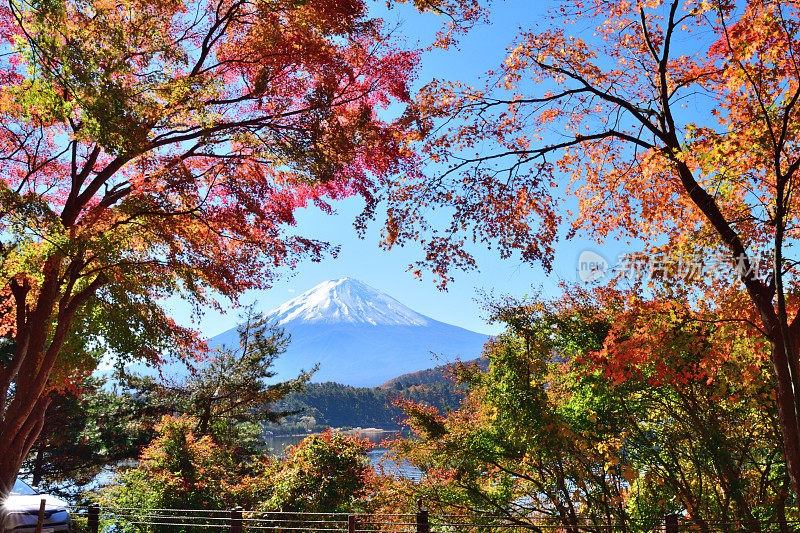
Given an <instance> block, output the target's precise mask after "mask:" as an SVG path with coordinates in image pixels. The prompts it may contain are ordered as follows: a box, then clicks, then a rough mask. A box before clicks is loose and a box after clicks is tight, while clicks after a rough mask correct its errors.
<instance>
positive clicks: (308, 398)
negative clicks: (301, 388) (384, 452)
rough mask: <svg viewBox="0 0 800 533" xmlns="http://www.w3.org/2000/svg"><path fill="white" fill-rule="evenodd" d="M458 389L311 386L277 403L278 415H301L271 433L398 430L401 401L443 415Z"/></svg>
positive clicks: (444, 384)
mask: <svg viewBox="0 0 800 533" xmlns="http://www.w3.org/2000/svg"><path fill="white" fill-rule="evenodd" d="M463 389H464V387H463V386H461V385H456V384H455V383H454V382H452V381H449V380H446V379H442V381H440V382H429V383H423V384H418V383H414V382H413V381H411V382H403V381H394V384H393V385H392V386H391V387H370V388H367V387H351V386H347V385H342V384H341V383H333V382H327V383H310V384H307V385H306V390H305V392H298V393H292V394H288V395H287V396H286V397H285V398H283V399H282V400H280V401H279V402H276V403H275V404H274V405H273V408H274V409H275V410H277V411H302V412H300V413H298V414H296V415H293V416H290V417H287V418H286V419H285V420H284V421H282V422H281V423H279V424H270V425H269V427H268V429H269V431H272V432H273V433H279V434H287V433H295V432H305V431H308V430H320V429H324V428H327V427H335V428H342V427H345V428H346V427H359V426H360V427H374V428H381V429H401V426H402V424H401V422H402V420H403V410H402V407H401V406H400V405H401V403H402V402H403V401H409V400H410V401H413V402H415V403H422V404H427V405H430V406H431V407H435V408H436V409H438V410H440V411H442V412H446V411H449V410H454V409H457V408H458V406H459V405H460V403H461V400H462V398H463Z"/></svg>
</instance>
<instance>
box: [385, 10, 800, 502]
mask: <svg viewBox="0 0 800 533" xmlns="http://www.w3.org/2000/svg"><path fill="white" fill-rule="evenodd" d="M799 15H800V13H799V12H798V5H797V4H796V3H794V2H785V1H782V0H748V1H745V2H728V1H723V0H703V1H702V2H700V1H692V0H690V1H688V2H684V1H678V0H670V1H660V0H657V1H643V0H642V1H635V2H627V1H617V0H568V1H565V2H560V3H559V5H558V6H556V7H554V8H553V9H552V11H551V17H550V22H549V23H548V24H545V25H543V26H541V27H536V28H531V29H528V30H525V31H523V32H522V33H521V34H520V35H519V37H518V38H517V39H516V40H515V41H514V42H513V43H512V44H511V46H510V48H509V50H508V55H507V57H506V58H505V61H504V62H503V63H502V65H501V66H500V68H499V69H498V70H496V71H493V72H490V73H488V74H487V76H486V82H485V84H483V85H478V86H471V85H469V84H466V83H458V82H448V81H446V80H436V81H434V82H432V83H430V84H429V85H427V86H426V87H425V89H424V90H423V91H422V92H421V94H420V95H419V98H418V100H417V107H416V110H415V113H414V115H413V116H414V117H415V118H416V119H417V120H418V121H419V122H418V124H420V125H421V129H420V130H419V133H417V134H416V136H415V135H414V134H410V137H409V138H410V139H411V140H413V141H416V140H419V139H420V138H421V135H420V134H426V133H427V137H425V139H424V141H423V143H424V144H423V150H424V152H425V153H426V155H427V156H428V157H429V159H430V160H431V161H433V162H435V163H436V164H437V165H439V166H438V167H432V168H428V169H426V170H425V171H424V172H420V173H418V174H417V175H416V177H415V178H413V179H412V178H409V177H406V178H404V179H403V180H402V181H397V182H396V183H395V184H394V186H393V187H392V190H391V191H390V192H389V193H388V203H389V207H388V222H387V224H386V226H385V231H384V244H385V246H388V247H391V246H393V245H399V244H402V243H404V242H408V241H410V240H414V239H419V240H421V242H422V244H423V246H424V248H425V251H426V256H425V259H424V260H422V261H420V262H419V263H418V264H417V265H416V266H415V267H413V268H416V269H417V270H421V269H422V268H424V267H428V268H430V269H432V270H433V271H435V272H437V273H438V274H439V275H440V276H441V278H440V279H441V281H442V283H446V282H447V281H448V279H449V278H450V274H449V272H450V269H451V268H453V267H454V266H455V267H465V268H472V267H474V266H475V259H474V257H473V256H472V255H471V253H470V246H469V245H470V243H471V242H477V243H483V242H489V243H494V244H495V245H497V246H498V249H499V253H500V255H501V256H502V257H510V256H511V255H513V254H518V255H519V257H521V258H522V259H523V260H524V261H528V262H539V263H540V264H542V265H543V266H544V267H545V268H546V269H549V268H550V267H551V265H552V260H553V255H554V249H555V248H554V246H555V245H554V242H555V241H556V240H557V238H558V237H559V235H561V232H560V230H561V229H564V230H565V231H564V232H565V233H566V234H567V236H568V238H571V237H575V236H579V237H586V238H589V239H592V240H594V241H596V242H604V241H605V240H607V239H612V238H613V239H618V240H620V241H622V242H628V243H630V245H631V246H632V247H636V248H638V249H639V250H641V251H643V252H645V253H646V254H648V256H650V257H654V254H658V257H660V258H661V259H660V260H663V261H668V262H682V264H689V265H692V266H691V268H689V270H690V271H695V273H696V271H697V270H698V269H700V270H702V268H703V267H705V268H706V271H707V270H708V268H709V267H710V266H712V265H711V263H716V266H720V265H722V266H724V267H725V269H726V272H725V273H724V274H723V275H721V276H714V277H712V276H696V275H693V274H692V272H685V273H684V274H683V275H682V276H676V277H674V278H673V281H674V282H675V283H673V284H672V285H671V286H662V289H665V293H664V294H667V295H669V296H676V295H677V296H680V297H681V298H686V299H689V300H690V301H694V302H697V301H704V300H707V301H710V302H715V303H716V305H717V306H718V310H719V311H720V312H721V314H720V315H718V316H719V318H720V319H723V320H734V321H739V323H740V324H741V326H742V328H743V330H744V329H747V328H754V329H753V330H754V331H757V332H759V333H760V334H761V335H763V337H764V338H765V339H766V340H767V341H768V343H769V346H770V348H769V350H770V360H771V362H772V366H773V371H774V374H775V377H776V381H775V391H774V392H775V398H776V400H775V401H776V405H777V409H778V414H779V417H780V427H781V431H782V434H783V447H784V453H785V456H786V460H787V463H788V467H789V472H790V476H791V480H792V484H793V487H794V491H795V492H796V493H797V494H800V395H799V394H798V391H800V365H799V364H798V354H799V353H800V314H798V301H797V297H796V295H797V283H798V270H797V261H796V258H795V257H793V256H792V252H791V250H790V249H789V248H790V246H791V243H793V242H794V240H795V239H796V238H797V232H798V230H799V229H800V227H799V226H798V218H797V214H798V212H800V211H799V210H798V209H797V207H798V196H797V191H798V188H797V183H798V169H800V152H799V151H798V143H797V141H798V138H797V135H798V129H800V109H799V108H798V104H799V102H798V101H799V100H800V67H799V66H798V62H797V58H798V52H799V51H800V41H799V40H798V31H799V30H800V28H799V27H798V24H800V22H799V21H800V16H799ZM578 28H579V30H578ZM431 205H433V206H440V207H441V206H444V207H445V208H446V209H445V210H444V212H445V213H448V214H449V215H451V217H452V218H450V219H449V220H450V223H447V222H446V221H447V219H445V224H444V225H441V223H442V215H437V218H431V217H430V216H429V213H430V211H429V209H428V208H429V206H431ZM441 212H442V211H441V210H437V213H441ZM631 251H634V250H631ZM637 251H638V250H637ZM717 256H718V257H719V259H717V258H716V257H717ZM696 265H699V266H696ZM648 268H649V267H648ZM418 273H419V272H418ZM681 277H682V279H680V278H681Z"/></svg>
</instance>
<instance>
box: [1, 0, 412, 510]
mask: <svg viewBox="0 0 800 533" xmlns="http://www.w3.org/2000/svg"><path fill="white" fill-rule="evenodd" d="M0 20H1V21H2V24H0V27H1V30H0V35H1V37H2V42H3V52H2V69H1V70H0V79H1V87H0V114H2V121H0V122H2V126H0V130H1V131H0V165H1V166H2V172H1V174H2V180H0V181H1V182H2V183H0V234H1V235H2V237H0V240H1V241H2V242H1V243H0V244H1V245H0V257H2V282H0V291H2V302H3V304H2V309H3V315H2V316H3V320H2V334H3V335H4V336H5V337H6V338H9V339H13V341H14V343H15V344H14V351H13V353H12V354H10V357H3V358H2V360H1V361H2V363H1V364H2V366H0V499H2V497H3V496H4V495H5V494H6V493H7V492H8V490H9V488H10V486H11V484H12V483H13V481H14V477H15V476H16V473H17V470H18V468H19V465H20V463H21V462H22V460H23V458H24V457H25V456H26V455H27V453H28V450H29V449H30V448H31V446H32V444H33V442H34V441H35V439H36V437H37V435H38V434H39V431H40V429H41V427H42V424H43V420H44V413H45V411H46V409H47V406H48V404H49V402H50V395H48V394H46V393H47V391H49V390H51V389H54V388H58V387H60V386H61V385H63V384H64V383H71V382H75V381H78V380H79V379H80V378H81V376H83V375H85V374H86V373H87V372H89V371H91V367H92V366H93V365H92V364H90V362H89V361H86V360H85V359H84V358H83V357H82V356H81V354H80V352H76V351H72V350H71V349H70V347H71V346H72V345H78V344H79V343H81V342H82V343H86V342H87V341H88V342H89V344H90V345H91V344H92V343H95V344H97V343H101V345H102V347H103V348H105V349H108V350H109V351H111V352H112V353H117V354H122V355H124V354H135V355H136V356H137V357H141V358H144V359H145V360H147V361H148V362H150V363H153V364H157V363H158V362H159V361H160V359H161V358H162V357H165V356H168V355H169V354H181V353H187V352H192V351H197V350H199V349H201V348H202V345H201V343H198V341H197V334H196V332H194V331H191V330H189V329H186V328H182V327H180V326H178V325H177V324H175V323H174V322H173V321H172V320H171V319H170V318H168V317H167V315H166V313H165V311H164V308H163V307H162V304H163V302H164V301H165V300H166V299H167V298H170V297H183V298H186V299H188V300H189V301H190V302H191V303H192V304H193V305H195V306H196V308H199V306H201V305H207V304H210V305H214V303H215V301H216V298H217V297H218V296H220V295H221V296H224V297H232V298H235V297H236V296H237V295H239V294H241V292H242V291H244V290H247V289H257V288H263V287H266V286H268V285H269V283H270V280H271V279H272V278H273V277H274V276H275V275H276V273H277V272H278V268H279V267H280V266H281V265H287V266H291V265H293V264H294V262H295V261H296V260H298V259H300V258H302V257H310V258H312V259H319V258H320V257H322V256H323V254H325V253H326V251H329V250H330V247H329V246H328V245H326V244H325V243H322V242H318V241H315V240H313V239H310V238H306V237H303V236H299V235H296V234H293V233H286V232H285V228H286V226H287V225H291V224H293V223H294V215H293V213H294V210H295V209H296V208H298V207H303V206H306V205H310V204H313V205H316V206H318V207H320V208H322V209H323V210H329V209H330V207H329V202H330V201H331V200H335V199H337V198H341V197H343V196H348V195H354V194H357V195H361V196H363V197H364V198H366V199H367V201H370V200H371V199H372V191H373V190H374V186H375V185H376V184H377V183H378V182H379V181H380V180H382V179H384V178H385V177H386V176H387V175H389V174H390V173H392V172H395V171H398V170H399V169H401V168H403V165H404V161H405V159H406V157H407V154H406V153H405V152H404V149H403V148H402V147H401V146H400V145H399V144H398V142H397V141H396V136H395V129H396V128H395V125H394V124H393V123H389V122H386V121H384V120H383V119H382V118H380V117H379V111H380V108H382V107H384V106H387V105H388V104H390V103H392V102H398V101H400V102H402V101H405V100H406V99H407V88H406V86H407V82H408V80H409V77H410V76H411V75H412V72H413V67H414V64H415V62H416V54H415V53H413V52H409V51H405V50H402V49H398V48H396V47H395V46H394V45H393V44H392V42H391V40H390V39H389V37H387V35H388V34H389V33H390V32H389V30H388V29H387V28H386V27H385V26H384V24H382V22H381V21H380V20H375V19H371V18H369V16H368V13H367V10H366V6H365V3H364V2H362V1H360V0H347V1H335V2H334V1H328V0H308V1H295V0H274V1H273V0H255V1H253V0H220V1H213V2H210V1H198V2H186V3H185V2H182V1H180V0H177V1H172V0H166V1H161V0H157V1H154V2H153V1H147V2H142V1H138V0H134V1H127V0H120V1H116V0H112V1H97V2H88V3H87V2H73V1H71V0H44V1H39V0H32V1H27V0H20V1H16V0H14V1H12V2H11V3H9V4H8V5H7V6H6V7H4V8H2V13H0ZM100 339H102V340H100Z"/></svg>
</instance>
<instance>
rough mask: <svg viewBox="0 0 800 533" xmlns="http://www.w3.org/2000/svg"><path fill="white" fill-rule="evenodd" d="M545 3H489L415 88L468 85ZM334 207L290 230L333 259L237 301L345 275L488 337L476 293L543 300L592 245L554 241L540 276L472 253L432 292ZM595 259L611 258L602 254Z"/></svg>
mask: <svg viewBox="0 0 800 533" xmlns="http://www.w3.org/2000/svg"><path fill="white" fill-rule="evenodd" d="M380 4H381V2H378V3H377V4H376V6H378V7H377V8H376V11H375V12H376V14H378V15H380V16H385V17H386V18H387V19H388V20H389V21H391V22H393V23H399V24H400V26H399V29H398V32H399V33H400V34H402V35H403V36H404V38H405V40H406V41H407V43H408V45H410V46H416V45H417V43H425V42H427V41H429V40H430V39H431V36H432V35H433V34H434V33H435V31H436V30H437V29H438V27H439V23H440V21H439V20H438V19H437V18H436V17H435V16H434V15H417V14H415V13H413V12H412V11H411V10H410V9H407V8H395V9H393V10H391V11H389V12H387V11H386V10H385V8H383V7H381V6H380ZM548 5H549V3H548V2H534V1H531V0H509V1H506V2H496V3H495V7H494V12H493V14H492V17H491V23H490V24H489V25H486V26H481V27H477V28H475V29H473V31H472V32H471V33H470V34H469V35H468V36H467V37H466V38H464V39H463V40H462V42H461V45H460V50H449V51H445V52H438V51H437V52H435V53H428V54H426V55H424V56H423V58H422V64H421V69H420V74H419V82H418V85H421V84H422V83H424V82H427V81H429V80H430V79H432V78H444V79H460V80H464V81H470V80H471V81H473V83H474V82H475V80H476V79H477V78H478V77H479V76H480V75H481V74H482V73H483V72H485V71H486V70H488V69H491V68H496V67H497V66H498V65H499V64H500V63H501V62H502V60H503V57H504V51H505V48H506V47H507V46H508V45H509V44H511V43H512V42H513V40H514V38H515V36H516V35H517V33H518V31H519V28H520V26H523V27H525V28H530V27H532V26H535V25H536V24H537V23H542V24H544V23H546V22H547V21H546V20H545V19H544V17H545V14H546V9H547V6H548ZM335 207H336V209H337V214H335V215H324V214H322V213H320V212H318V211H316V210H313V209H307V210H303V211H301V212H298V213H297V216H298V220H299V225H298V228H297V230H298V233H299V234H301V235H306V236H309V237H314V238H317V239H321V240H326V241H329V242H331V243H335V244H339V245H340V246H341V252H340V254H339V257H338V258H337V259H335V260H327V261H323V262H321V263H311V262H303V263H301V264H299V265H298V267H297V268H296V269H295V270H294V271H292V272H289V273H287V274H288V275H287V276H286V277H285V278H284V279H282V280H281V281H279V282H278V283H276V284H275V285H274V287H273V288H272V289H270V290H268V291H260V292H253V293H249V294H247V295H246V296H245V297H244V298H243V299H242V303H249V302H252V301H254V300H257V301H258V308H259V309H261V310H264V311H267V310H269V309H272V308H274V307H277V306H278V305H280V304H281V303H283V302H284V301H286V300H288V299H291V298H292V297H294V296H296V295H298V294H300V293H301V292H303V291H305V290H307V289H309V288H311V287H313V286H314V285H316V284H318V283H320V282H322V281H325V280H327V279H335V278H341V277H346V276H347V277H352V278H356V279H360V280H361V281H364V282H365V283H367V284H369V285H371V286H373V287H375V288H376V289H379V290H382V291H384V292H386V293H388V294H389V295H391V296H393V297H394V298H396V299H398V300H400V301H401V302H402V303H404V304H406V305H408V306H409V307H411V308H412V309H414V310H415V311H418V312H420V313H423V314H425V315H428V316H430V317H432V318H434V319H437V320H441V321H443V322H448V323H451V324H455V325H458V326H461V327H464V328H467V329H471V330H474V331H478V332H482V333H490V334H494V333H497V332H499V331H500V328H499V327H498V326H492V325H489V324H487V322H486V320H485V317H484V314H483V311H482V308H481V302H483V301H484V299H485V298H484V296H483V294H484V293H493V294H494V295H496V296H501V295H513V296H523V295H526V294H533V293H535V292H536V291H537V290H538V288H540V287H541V288H542V289H543V292H544V294H545V295H553V294H555V293H556V292H557V288H556V286H557V283H558V281H559V280H560V279H564V280H568V281H574V280H575V279H576V265H577V261H578V255H579V254H580V253H581V251H583V250H585V249H594V250H597V247H596V246H592V244H591V243H589V242H585V241H571V242H568V243H564V242H562V243H561V244H560V245H559V246H558V248H557V256H556V261H555V263H554V269H553V271H552V272H551V273H550V274H549V275H545V273H544V271H543V269H542V268H541V266H539V265H526V264H523V263H522V262H521V261H520V260H519V259H513V258H512V259H509V260H501V259H500V258H499V257H498V256H497V255H495V254H494V253H492V252H491V251H486V250H476V255H477V259H478V268H479V270H478V271H473V272H467V273H464V272H454V276H455V282H454V283H452V284H451V285H450V287H449V290H448V291H447V292H442V291H439V290H438V289H437V288H436V286H435V285H434V283H433V277H432V276H431V275H430V274H429V273H426V274H425V275H424V276H423V279H422V280H421V281H420V280H418V279H416V278H414V277H413V276H412V275H411V273H409V272H407V271H406V269H407V267H408V265H409V263H411V262H412V261H414V260H415V259H417V258H418V257H419V254H420V249H419V248H418V247H415V246H409V247H407V248H404V249H397V250H392V251H391V252H386V251H383V250H380V249H379V247H378V230H379V223H378V222H376V223H374V224H373V225H372V226H371V227H370V229H369V232H368V235H367V238H366V239H364V240H360V239H358V237H357V236H356V232H355V229H354V228H353V220H354V219H355V217H356V216H357V215H358V214H359V212H360V210H361V207H362V204H361V202H359V201H358V200H356V199H350V200H346V201H344V202H341V203H338V204H336V206H335ZM598 251H601V252H602V250H598ZM603 255H605V256H606V257H607V258H611V255H610V254H608V253H604V254H603ZM174 314H175V317H176V319H178V320H180V321H181V322H183V323H186V324H187V325H188V324H189V322H188V314H187V312H186V308H185V306H183V305H181V304H175V306H174ZM235 323H236V312H235V310H234V311H233V312H231V313H228V314H226V315H220V314H218V313H216V312H212V311H208V312H207V313H206V314H205V316H204V317H203V318H202V319H201V321H200V322H199V324H198V323H194V325H195V326H198V325H199V327H200V328H201V330H202V331H203V333H205V334H206V335H208V336H214V335H216V334H217V333H220V332H222V331H225V330H227V329H229V328H231V327H234V325H235Z"/></svg>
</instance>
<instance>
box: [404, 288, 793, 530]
mask: <svg viewBox="0 0 800 533" xmlns="http://www.w3.org/2000/svg"><path fill="white" fill-rule="evenodd" d="M625 296H626V295H624V294H619V293H610V294H608V293H606V294H602V295H597V294H586V293H584V294H574V293H571V294H568V295H567V296H566V297H564V298H561V299H559V300H558V301H556V302H548V301H542V300H541V299H538V301H537V300H536V299H532V300H528V301H521V302H520V301H512V300H508V301H504V302H500V303H499V305H497V306H496V307H495V308H494V309H493V318H494V319H495V320H497V321H500V322H501V323H503V324H504V325H505V326H506V331H505V332H504V333H503V334H501V335H500V336H498V337H497V338H495V339H493V340H492V341H491V342H490V343H489V345H487V349H486V352H485V355H486V357H487V358H488V360H489V369H488V371H486V372H484V371H481V370H480V369H479V368H477V367H474V366H471V365H465V366H462V367H461V368H460V369H459V371H458V373H457V375H458V377H459V379H461V380H463V381H465V382H466V383H467V384H468V385H469V393H468V395H467V398H466V399H465V401H464V403H463V404H462V406H461V408H460V409H459V410H458V411H455V412H451V413H448V414H445V415H442V414H440V413H439V412H438V411H437V410H436V409H433V408H431V407H429V406H424V405H420V404H415V403H414V402H405V408H406V413H407V414H408V415H409V420H408V423H409V425H410V427H411V429H412V431H413V435H412V436H411V437H410V438H407V439H401V440H399V441H396V442H395V444H394V447H395V452H396V453H398V454H399V455H400V456H401V457H403V458H405V459H407V460H410V461H411V462H412V464H414V465H415V466H417V467H418V468H419V469H420V470H422V471H423V473H424V476H423V477H422V479H421V480H420V482H419V483H417V484H414V483H409V487H408V490H409V491H411V492H412V493H414V494H415V495H416V497H419V498H423V500H424V501H425V502H428V504H429V505H430V506H432V508H433V509H434V510H435V514H445V515H446V514H450V513H456V514H458V515H460V517H461V519H460V520H459V521H464V522H467V523H471V522H474V523H476V524H485V523H487V520H492V519H495V518H496V517H498V516H499V517H502V520H500V521H498V522H497V524H496V527H497V528H501V529H502V527H503V525H504V524H508V523H511V524H515V529H516V528H518V527H520V526H522V527H526V528H531V529H536V528H537V527H540V528H541V529H545V528H551V527H555V528H562V529H563V530H564V531H607V530H608V528H609V527H610V525H611V524H613V529H614V530H615V531H652V530H653V528H654V527H655V526H657V525H659V524H661V523H662V520H663V516H664V513H665V512H670V511H681V510H685V511H686V516H685V520H686V521H688V522H689V523H690V524H692V525H693V527H694V528H696V529H697V530H698V531H715V530H716V529H715V528H717V527H722V528H723V529H724V528H726V527H729V526H730V527H732V528H734V529H735V528H736V527H739V528H743V530H746V531H753V532H755V531H762V530H770V531H774V530H780V531H786V532H788V531H790V530H791V528H790V527H789V523H790V522H791V521H792V520H794V518H795V517H796V513H797V510H796V507H795V505H794V501H795V500H794V498H793V497H792V493H791V488H790V483H789V479H788V475H787V472H786V469H785V463H784V462H783V460H782V454H781V443H780V436H779V433H780V432H779V428H778V423H777V422H778V421H777V414H776V409H775V407H774V405H773V404H772V401H771V397H770V380H771V376H770V371H769V366H768V363H767V362H766V360H765V359H764V357H762V351H761V349H760V348H761V347H760V346H759V340H758V339H752V338H751V339H746V340H744V341H742V340H739V341H738V342H737V343H736V344H735V346H734V347H733V348H732V347H731V342H730V338H729V337H730V336H731V335H734V336H735V333H734V332H732V331H731V330H730V329H729V328H725V327H724V326H719V325H717V324H715V323H714V321H702V320H700V319H701V318H706V319H707V318H710V317H709V316H707V315H706V316H702V317H701V316H697V313H696V312H695V311H692V310H691V309H689V308H688V307H687V306H680V305H675V304H670V305H669V308H670V309H671V311H672V313H668V312H665V311H666V309H665V308H664V306H663V305H661V304H657V303H654V302H645V301H642V300H640V299H636V298H634V299H631V300H630V301H627V300H628V298H626V297H625ZM653 334H657V335H659V336H660V337H661V340H662V342H661V343H657V344H656V343H652V342H646V341H645V339H646V337H647V336H648V335H653ZM723 351H724V352H727V353H728V354H729V356H728V357H721V352H723ZM743 368H745V369H747V375H748V379H742V377H743V372H742V369H743ZM435 514H434V516H435ZM734 524H735V527H734Z"/></svg>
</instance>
